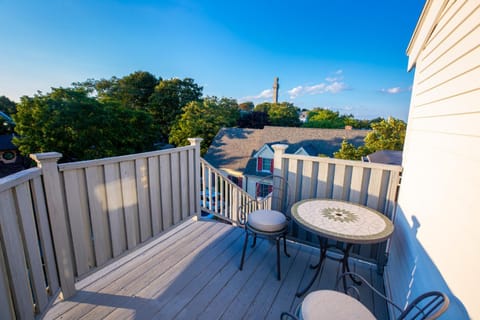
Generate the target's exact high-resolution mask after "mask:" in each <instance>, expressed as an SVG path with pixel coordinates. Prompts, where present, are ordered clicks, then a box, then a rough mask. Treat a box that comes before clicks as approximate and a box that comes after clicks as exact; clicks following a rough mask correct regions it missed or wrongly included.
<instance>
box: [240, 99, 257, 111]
mask: <svg viewBox="0 0 480 320" xmlns="http://www.w3.org/2000/svg"><path fill="white" fill-rule="evenodd" d="M238 108H239V109H240V110H241V111H249V112H251V111H253V108H255V105H254V104H253V102H251V101H246V102H242V103H240V104H239V105H238Z"/></svg>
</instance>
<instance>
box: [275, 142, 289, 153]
mask: <svg viewBox="0 0 480 320" xmlns="http://www.w3.org/2000/svg"><path fill="white" fill-rule="evenodd" d="M272 148H273V150H275V151H277V150H278V151H285V150H287V148H288V144H282V143H278V144H274V145H272Z"/></svg>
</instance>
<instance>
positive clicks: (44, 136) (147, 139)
mask: <svg viewBox="0 0 480 320" xmlns="http://www.w3.org/2000/svg"><path fill="white" fill-rule="evenodd" d="M17 108H18V110H17V113H16V114H15V115H14V120H15V122H16V128H15V129H16V131H17V133H18V134H19V136H18V137H16V138H15V139H14V143H15V144H16V145H17V146H18V147H19V150H20V151H21V152H22V153H23V154H24V155H28V154H30V153H36V152H47V151H58V152H61V153H62V154H63V159H62V161H75V160H86V159H94V158H99V157H105V156H116V155H121V154H126V153H131V152H141V151H146V150H149V149H150V150H151V148H152V144H153V131H152V129H153V126H152V119H151V116H150V115H149V114H148V113H147V112H145V111H142V110H133V109H130V108H126V107H123V106H121V105H119V104H118V102H100V101H98V100H97V99H95V98H93V97H90V96H89V92H88V91H87V90H85V89H82V88H67V89H65V88H53V89H52V92H51V93H49V94H46V95H43V94H41V93H38V94H37V95H35V96H34V97H33V98H31V97H22V98H21V102H20V103H19V104H18V106H17Z"/></svg>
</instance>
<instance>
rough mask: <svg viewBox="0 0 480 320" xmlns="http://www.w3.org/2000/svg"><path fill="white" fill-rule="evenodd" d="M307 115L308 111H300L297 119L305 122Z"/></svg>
mask: <svg viewBox="0 0 480 320" xmlns="http://www.w3.org/2000/svg"><path fill="white" fill-rule="evenodd" d="M307 117H308V111H302V112H300V116H299V119H300V121H301V122H302V123H305V122H307Z"/></svg>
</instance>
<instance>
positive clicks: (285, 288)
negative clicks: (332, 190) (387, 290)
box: [44, 220, 387, 319]
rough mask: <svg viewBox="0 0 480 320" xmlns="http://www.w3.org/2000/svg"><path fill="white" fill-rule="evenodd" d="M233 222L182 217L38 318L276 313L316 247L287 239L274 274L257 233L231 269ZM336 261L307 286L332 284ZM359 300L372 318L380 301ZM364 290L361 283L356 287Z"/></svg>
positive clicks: (236, 245) (287, 304)
mask: <svg viewBox="0 0 480 320" xmlns="http://www.w3.org/2000/svg"><path fill="white" fill-rule="evenodd" d="M243 240H244V232H243V230H242V229H240V228H236V227H233V226H231V225H228V224H225V223H220V222H216V221H193V220H189V221H186V222H184V223H182V224H181V225H179V226H177V227H175V228H174V229H171V230H169V231H168V232H166V233H165V234H163V235H161V236H160V237H158V238H156V239H154V240H153V241H151V242H149V243H147V244H146V245H144V246H142V247H141V248H140V249H137V250H134V251H133V252H132V253H130V254H128V255H126V256H124V257H122V258H120V259H118V260H117V261H115V262H114V263H112V264H110V265H108V266H107V267H105V268H103V269H101V270H99V271H97V272H95V273H93V274H91V275H90V276H89V277H87V278H85V279H83V280H82V281H80V282H78V283H77V289H78V291H77V294H76V295H75V296H73V297H72V298H70V299H68V300H66V301H61V302H57V303H55V304H54V306H53V307H52V308H51V309H50V310H49V311H48V313H47V314H46V315H45V317H44V319H197V318H198V319H280V314H281V312H282V311H292V310H294V309H295V307H296V306H297V304H298V303H299V302H301V299H300V298H297V297H296V296H295V293H296V291H297V289H298V288H299V286H301V287H302V288H303V287H304V286H305V284H306V283H307V282H308V281H309V280H310V279H311V276H312V275H313V271H312V270H311V269H310V268H309V267H308V266H309V265H310V264H312V263H316V262H317V261H318V252H319V250H318V249H315V248H312V247H309V246H305V245H301V244H298V243H293V242H289V243H287V245H288V251H289V253H290V255H291V257H290V258H287V257H286V256H284V255H283V253H282V258H281V261H282V265H281V268H282V280H281V281H278V280H277V278H276V264H275V261H276V259H275V256H276V252H275V246H274V243H273V242H270V241H268V240H262V239H259V241H257V247H256V248H255V249H254V250H251V249H248V250H247V257H246V261H245V266H244V269H243V271H239V270H238V266H239V262H240V255H241V250H242V245H243ZM338 266H339V263H338V262H335V261H333V260H330V259H328V260H327V263H326V264H325V266H324V270H323V273H322V276H321V277H320V281H318V282H317V283H315V284H314V286H313V288H312V290H317V289H325V288H328V289H332V288H333V287H334V285H335V279H336V277H337V274H338V272H339V270H338V269H339V268H338ZM352 266H353V269H354V271H356V272H359V273H360V274H362V275H363V276H365V277H366V278H367V279H370V280H371V281H372V282H373V283H374V284H375V285H376V286H377V287H379V288H380V289H381V290H382V291H383V282H382V280H381V277H380V276H378V274H377V273H376V271H375V269H374V268H372V267H370V266H369V265H367V264H364V263H355V262H353V261H352ZM363 287H365V286H362V289H361V296H362V300H361V301H362V303H364V304H365V305H366V306H367V307H368V308H369V309H370V310H371V311H372V312H374V313H375V315H376V316H377V318H379V319H386V318H387V316H386V306H385V304H384V303H382V302H381V301H380V300H377V299H376V298H375V297H374V296H373V295H372V294H371V293H370V292H369V291H368V290H367V289H366V288H363ZM363 290H365V291H363Z"/></svg>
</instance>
